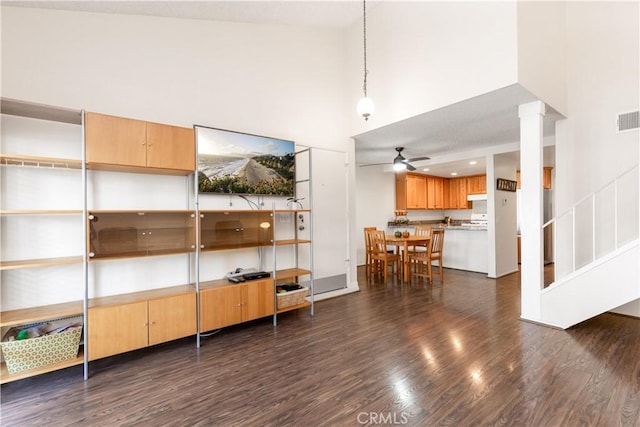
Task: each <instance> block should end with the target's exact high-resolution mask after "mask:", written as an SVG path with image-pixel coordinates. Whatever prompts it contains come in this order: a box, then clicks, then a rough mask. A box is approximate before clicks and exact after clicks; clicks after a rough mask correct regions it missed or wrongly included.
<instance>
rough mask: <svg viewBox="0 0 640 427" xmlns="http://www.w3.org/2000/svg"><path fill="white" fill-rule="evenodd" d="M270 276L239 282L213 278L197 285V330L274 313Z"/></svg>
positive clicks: (233, 323)
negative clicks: (198, 306)
mask: <svg viewBox="0 0 640 427" xmlns="http://www.w3.org/2000/svg"><path fill="white" fill-rule="evenodd" d="M274 294H275V287H274V285H273V279H271V278H269V279H259V280H254V281H248V282H244V283H240V284H234V283H230V282H228V281H227V280H215V281H212V282H205V283H202V284H201V290H200V331H201V332H204V331H210V330H213V329H219V328H223V327H225V326H230V325H235V324H237V323H242V322H247V321H249V320H254V319H259V318H261V317H265V316H271V315H273V314H274V312H275V310H274V304H275V302H274Z"/></svg>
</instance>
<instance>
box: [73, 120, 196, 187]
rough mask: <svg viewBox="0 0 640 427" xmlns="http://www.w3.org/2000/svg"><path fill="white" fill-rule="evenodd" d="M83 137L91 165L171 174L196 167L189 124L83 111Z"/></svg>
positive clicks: (129, 170) (189, 170) (101, 167)
mask: <svg viewBox="0 0 640 427" xmlns="http://www.w3.org/2000/svg"><path fill="white" fill-rule="evenodd" d="M85 141H86V155H87V166H88V167H89V168H90V169H101V170H116V171H123V172H143V173H165V174H174V175H187V174H189V173H192V172H193V171H194V170H195V142H194V134H193V129H192V128H182V127H177V126H170V125H164V124H159V123H151V122H145V121H141V120H134V119H127V118H123V117H115V116H108V115H105V114H98V113H86V114H85Z"/></svg>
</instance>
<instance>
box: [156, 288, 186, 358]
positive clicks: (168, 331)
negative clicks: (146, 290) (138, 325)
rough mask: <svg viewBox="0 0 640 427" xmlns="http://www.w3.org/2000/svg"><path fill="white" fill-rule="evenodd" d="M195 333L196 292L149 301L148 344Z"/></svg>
mask: <svg viewBox="0 0 640 427" xmlns="http://www.w3.org/2000/svg"><path fill="white" fill-rule="evenodd" d="M195 333H196V294H195V293H192V294H185V295H176V296H172V297H167V298H160V299H156V300H151V301H149V345H154V344H160V343H163V342H167V341H171V340H175V339H178V338H182V337H188V336H189V335H193V334H195Z"/></svg>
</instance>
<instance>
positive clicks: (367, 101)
mask: <svg viewBox="0 0 640 427" xmlns="http://www.w3.org/2000/svg"><path fill="white" fill-rule="evenodd" d="M362 7H363V14H362V16H363V22H364V25H363V29H364V37H363V40H364V85H363V89H364V98H362V99H361V100H360V101H358V108H357V109H358V114H360V115H361V116H362V117H364V119H365V120H369V116H370V115H372V114H373V111H374V107H373V101H372V100H371V98H368V97H367V74H369V70H367V0H363V1H362Z"/></svg>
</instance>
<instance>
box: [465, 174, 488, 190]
mask: <svg viewBox="0 0 640 427" xmlns="http://www.w3.org/2000/svg"><path fill="white" fill-rule="evenodd" d="M467 194H487V175H476V176H468V177H467Z"/></svg>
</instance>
